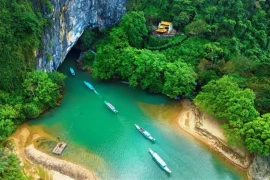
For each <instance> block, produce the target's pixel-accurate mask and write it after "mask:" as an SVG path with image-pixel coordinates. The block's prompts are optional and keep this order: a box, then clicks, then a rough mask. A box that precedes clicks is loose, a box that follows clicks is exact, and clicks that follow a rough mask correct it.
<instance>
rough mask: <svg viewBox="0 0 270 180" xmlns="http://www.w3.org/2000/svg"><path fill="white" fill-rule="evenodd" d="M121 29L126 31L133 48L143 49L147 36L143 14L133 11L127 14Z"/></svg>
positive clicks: (122, 21)
mask: <svg viewBox="0 0 270 180" xmlns="http://www.w3.org/2000/svg"><path fill="white" fill-rule="evenodd" d="M120 27H121V28H122V29H123V30H124V31H125V33H126V35H127V37H128V41H129V44H130V45H131V46H134V47H138V48H140V47H142V42H143V37H144V36H146V34H147V28H146V20H145V18H144V13H143V12H141V11H140V12H138V11H131V12H128V13H126V14H125V15H124V16H123V18H122V20H121V22H120Z"/></svg>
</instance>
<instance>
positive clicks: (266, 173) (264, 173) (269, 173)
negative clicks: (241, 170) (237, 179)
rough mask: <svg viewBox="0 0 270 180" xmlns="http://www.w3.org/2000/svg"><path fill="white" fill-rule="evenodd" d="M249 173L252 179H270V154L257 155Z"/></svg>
mask: <svg viewBox="0 0 270 180" xmlns="http://www.w3.org/2000/svg"><path fill="white" fill-rule="evenodd" d="M248 174H249V177H250V179H252V180H269V179H270V156H268V157H262V156H258V155H257V156H255V158H254V160H253V162H252V164H251V165H250V167H249V170H248Z"/></svg>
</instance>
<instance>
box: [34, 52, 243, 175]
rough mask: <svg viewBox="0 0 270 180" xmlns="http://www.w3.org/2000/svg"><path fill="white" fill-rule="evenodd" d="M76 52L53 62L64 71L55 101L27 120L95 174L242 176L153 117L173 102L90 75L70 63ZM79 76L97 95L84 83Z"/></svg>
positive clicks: (173, 126) (163, 97)
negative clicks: (161, 163)
mask: <svg viewBox="0 0 270 180" xmlns="http://www.w3.org/2000/svg"><path fill="white" fill-rule="evenodd" d="M77 57H78V53H76V52H74V51H73V52H71V53H69V55H68V56H67V58H66V60H65V62H64V64H63V65H62V66H61V67H60V68H59V71H60V72H63V73H64V74H66V75H67V79H66V80H65V83H66V86H65V96H64V99H63V100H62V104H61V106H60V107H58V108H56V109H54V110H51V111H50V112H48V113H46V114H44V115H43V116H41V117H40V118H38V119H37V120H34V121H30V122H29V125H31V126H34V125H42V126H44V129H45V130H46V132H48V133H50V134H52V135H54V136H55V137H57V136H59V137H60V138H61V139H62V140H64V141H66V142H68V147H67V149H66V150H65V151H64V154H63V155H64V156H65V155H69V156H71V157H72V158H71V159H72V160H73V161H75V162H79V163H82V164H84V165H85V166H89V167H90V168H92V169H93V170H94V171H95V173H96V174H97V176H98V177H99V178H100V179H117V180H126V179H131V180H136V179H139V180H144V179H145V180H158V179H177V180H181V179H183V180H186V179H189V180H192V179H194V180H198V179H207V180H216V179H217V180H220V179H226V180H231V179H243V177H241V175H239V174H238V173H236V172H235V171H234V170H233V169H231V168H229V167H228V166H226V165H225V164H224V163H222V162H221V161H220V160H218V159H217V158H216V157H215V156H214V155H213V154H211V153H210V152H209V151H208V150H207V149H205V148H204V147H202V146H201V145H200V144H199V143H197V142H196V141H194V140H192V139H191V138H187V137H186V136H183V135H181V134H180V133H178V132H177V131H175V125H174V124H172V123H171V122H170V120H168V119H166V117H162V118H161V120H160V119H159V120H157V119H155V118H153V117H159V115H160V114H162V112H163V111H165V110H166V108H168V106H171V107H172V108H173V107H174V106H177V105H179V104H177V103H176V102H174V101H172V100H170V99H168V98H167V97H165V96H162V95H153V94H149V93H147V92H144V91H141V90H139V89H132V88H129V87H128V85H126V84H122V83H118V82H101V81H96V80H93V79H92V78H91V77H90V76H89V74H88V73H87V72H83V71H79V70H78V69H77V68H76V66H75V60H76V59H77ZM69 67H73V68H74V69H75V71H76V76H75V77H71V75H70V73H69ZM84 80H86V81H89V82H90V83H91V84H92V85H93V86H94V87H95V88H96V90H97V92H98V93H99V95H98V94H95V93H94V92H93V91H91V90H89V89H87V88H86V86H85V85H84V83H83V81H84ZM104 100H106V101H108V102H110V103H112V104H113V105H114V106H115V107H116V108H117V109H118V110H119V114H117V115H115V114H114V113H112V112H111V111H110V110H109V109H108V108H107V107H106V106H105V104H104V102H103V101H104ZM140 104H144V106H141V105H140ZM142 107H143V108H144V109H142ZM151 107H155V111H154V114H155V116H151V117H150V116H149V115H147V113H144V112H147V111H148V110H149V109H151ZM148 108H149V109H148ZM152 114H153V112H152ZM135 123H136V124H138V125H140V126H142V127H143V128H145V129H146V130H148V131H149V132H150V133H151V134H152V135H153V136H154V137H155V138H156V140H157V141H156V143H151V142H150V141H148V140H146V139H145V138H144V137H143V136H142V135H141V134H140V133H139V132H138V131H137V130H136V129H135V127H134V124H135ZM149 147H150V148H152V149H153V150H154V151H156V152H157V153H158V154H159V155H160V156H161V157H162V158H163V159H164V161H165V162H166V163H167V165H168V167H169V168H170V169H171V170H172V175H171V176H168V175H167V174H166V173H165V172H164V171H163V170H162V169H161V168H160V167H159V166H158V165H157V164H156V163H155V162H154V161H153V159H152V158H151V156H150V154H149V153H148V148H149ZM81 149H84V150H81ZM90 154H91V155H90Z"/></svg>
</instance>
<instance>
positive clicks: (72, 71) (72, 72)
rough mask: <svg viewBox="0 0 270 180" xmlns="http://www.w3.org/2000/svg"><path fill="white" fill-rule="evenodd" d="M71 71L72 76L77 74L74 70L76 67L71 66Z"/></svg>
mask: <svg viewBox="0 0 270 180" xmlns="http://www.w3.org/2000/svg"><path fill="white" fill-rule="evenodd" d="M69 71H70V73H71V75H72V76H75V71H74V69H73V68H72V67H70V68H69Z"/></svg>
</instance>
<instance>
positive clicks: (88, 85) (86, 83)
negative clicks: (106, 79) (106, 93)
mask: <svg viewBox="0 0 270 180" xmlns="http://www.w3.org/2000/svg"><path fill="white" fill-rule="evenodd" d="M84 84H85V85H86V86H87V87H88V88H89V89H91V90H93V91H94V90H95V88H94V87H93V86H92V84H90V83H89V82H87V81H84Z"/></svg>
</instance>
